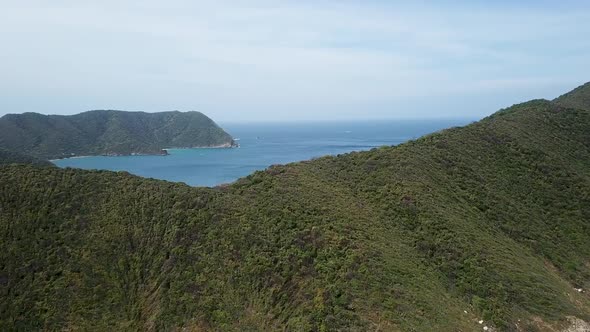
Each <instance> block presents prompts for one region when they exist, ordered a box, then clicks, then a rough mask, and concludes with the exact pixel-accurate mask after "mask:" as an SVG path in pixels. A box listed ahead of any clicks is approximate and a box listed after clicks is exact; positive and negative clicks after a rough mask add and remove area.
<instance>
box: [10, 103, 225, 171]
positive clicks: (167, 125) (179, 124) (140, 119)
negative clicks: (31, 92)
mask: <svg viewBox="0 0 590 332" xmlns="http://www.w3.org/2000/svg"><path fill="white" fill-rule="evenodd" d="M232 144H233V139H232V138H231V136H230V135H229V134H227V133H226V132H225V131H223V129H221V128H220V127H219V126H217V125H216V124H215V122H213V121H212V120H211V119H209V118H208V117H206V116H205V115H203V114H202V113H199V112H161V113H144V112H122V111H90V112H84V113H80V114H77V115H71V116H63V115H42V114H37V113H24V114H7V115H5V116H3V117H2V118H0V147H3V148H5V149H7V150H11V151H19V152H21V153H26V154H28V155H32V156H35V157H38V158H42V159H57V158H64V157H71V156H75V155H78V156H79V155H130V154H165V151H163V150H162V149H165V148H172V147H176V148H182V147H208V146H231V145H232Z"/></svg>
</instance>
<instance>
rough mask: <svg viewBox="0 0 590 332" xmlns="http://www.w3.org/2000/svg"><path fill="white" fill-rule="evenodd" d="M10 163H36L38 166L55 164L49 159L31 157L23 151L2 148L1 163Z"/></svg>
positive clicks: (0, 149) (0, 153)
mask: <svg viewBox="0 0 590 332" xmlns="http://www.w3.org/2000/svg"><path fill="white" fill-rule="evenodd" d="M9 164H34V165H38V166H53V164H52V163H50V162H49V161H47V160H43V159H39V158H35V157H31V156H28V155H25V154H22V153H18V152H14V151H8V150H5V149H2V148H0V165H9Z"/></svg>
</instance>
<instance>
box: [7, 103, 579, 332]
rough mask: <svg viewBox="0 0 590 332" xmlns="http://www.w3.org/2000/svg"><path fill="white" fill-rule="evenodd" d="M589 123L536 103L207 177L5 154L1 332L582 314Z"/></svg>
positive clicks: (548, 320)
mask: <svg viewBox="0 0 590 332" xmlns="http://www.w3.org/2000/svg"><path fill="white" fill-rule="evenodd" d="M589 135H590V112H589V111H587V110H584V109H575V108H570V107H564V106H562V105H559V104H556V103H554V102H550V101H546V100H535V101H531V102H527V103H523V104H519V105H515V106H512V107H509V108H507V109H504V110H501V111H499V112H497V113H496V114H494V115H492V116H490V117H488V118H486V119H483V120H482V121H479V122H477V123H474V124H471V125H469V126H466V127H462V128H451V129H448V130H445V131H441V132H439V133H435V134H432V135H428V136H425V137H422V138H420V139H417V140H414V141H411V142H408V143H406V144H402V145H399V146H396V147H383V148H379V149H374V150H371V151H366V152H358V153H351V154H346V155H341V156H338V157H324V158H319V159H315V160H313V161H307V162H300V163H293V164H289V165H284V166H274V167H271V168H269V169H268V170H266V171H262V172H256V173H254V174H252V175H250V176H248V177H246V178H243V179H241V180H239V181H237V182H236V183H234V184H232V185H229V186H224V187H220V188H214V189H208V188H192V187H188V186H185V185H182V184H175V183H168V182H164V181H156V180H150V179H143V178H140V177H136V176H132V175H129V174H127V173H125V172H107V171H83V170H75V169H59V168H38V167H33V166H22V165H19V166H16V165H12V166H6V167H3V168H1V169H0V230H1V232H0V295H1V296H2V299H3V301H0V330H38V329H48V330H88V329H98V330H107V329H111V330H174V329H182V328H186V329H187V330H213V331H220V330H226V331H227V330H236V331H242V330H245V331H275V330H287V331H339V330H340V331H367V330H383V331H398V330H399V331H481V330H482V328H483V326H488V327H491V328H493V329H494V330H496V331H559V330H561V329H565V328H566V327H567V326H568V325H569V326H570V327H572V328H577V327H580V326H582V327H584V326H587V325H585V324H586V323H585V322H589V321H590V297H589V295H588V294H589V293H588V289H590V223H589V220H590V136H589ZM479 321H482V324H480V323H479ZM584 321H585V322H584ZM574 325H575V326H574ZM576 326H577V327H576Z"/></svg>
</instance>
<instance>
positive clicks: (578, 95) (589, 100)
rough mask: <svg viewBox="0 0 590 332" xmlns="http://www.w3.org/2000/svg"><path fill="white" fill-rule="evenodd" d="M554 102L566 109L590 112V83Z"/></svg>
mask: <svg viewBox="0 0 590 332" xmlns="http://www.w3.org/2000/svg"><path fill="white" fill-rule="evenodd" d="M554 102H555V103H557V104H559V105H561V106H564V107H571V108H579V109H584V110H590V82H588V83H586V84H584V85H581V86H579V87H577V88H575V89H574V90H572V91H570V92H568V93H566V94H564V95H562V96H560V97H559V98H556V99H555V100H554Z"/></svg>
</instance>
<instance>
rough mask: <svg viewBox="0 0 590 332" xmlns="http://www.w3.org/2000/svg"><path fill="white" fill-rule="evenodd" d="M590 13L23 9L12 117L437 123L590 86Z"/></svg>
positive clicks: (456, 6) (10, 45)
mask: <svg viewBox="0 0 590 332" xmlns="http://www.w3.org/2000/svg"><path fill="white" fill-rule="evenodd" d="M525 7H527V8H525ZM531 8H532V9H531ZM587 9H588V8H586V5H585V4H584V3H583V2H573V1H572V2H570V3H569V6H562V5H555V4H551V3H548V2H534V3H529V4H528V6H520V7H519V6H516V5H514V4H513V3H510V2H502V1H501V2H498V3H494V4H488V3H487V2H486V4H483V3H474V2H459V1H445V2H436V3H435V2H430V3H428V2H423V3H421V4H419V5H417V4H405V5H400V4H399V3H395V4H392V3H391V2H385V1H372V2H371V1H338V2H336V1H316V2H311V1H263V0H253V1H223V0H222V1H181V0H173V1H167V2H162V1H152V0H148V1H124V2H121V1H112V0H106V1H100V2H98V1H97V2H89V1H63V0H62V1H59V0H58V1H52V2H46V1H27V0H24V1H19V2H13V3H9V4H5V5H3V11H2V12H1V13H0V43H1V44H2V45H3V52H2V54H1V55H0V60H1V62H0V71H1V72H2V73H3V79H2V80H0V88H1V89H2V91H5V93H6V94H7V96H8V97H5V98H2V100H0V114H1V113H8V112H18V111H40V112H44V113H76V112H80V111H83V110H86V109H95V108H119V109H144V110H148V111H156V110H162V109H183V110H189V109H199V110H201V111H203V112H205V113H207V114H210V115H211V116H213V117H214V118H216V119H222V120H223V119H271V118H272V119H273V120H278V119H303V118H307V119H312V118H323V119H327V118H334V117H338V116H340V115H341V114H342V112H343V109H345V108H346V109H348V110H349V111H347V114H348V115H347V116H348V117H356V118H361V117H407V115H408V114H407V112H408V111H407V108H408V107H407V105H408V100H411V101H412V102H415V103H417V104H416V105H415V106H414V108H415V110H414V111H412V114H415V115H420V116H429V115H432V116H435V115H436V116H439V114H434V113H432V112H433V111H432V109H433V108H434V107H436V103H434V102H433V101H432V98H443V99H446V100H452V98H456V100H460V99H461V98H465V97H466V96H476V95H486V98H483V99H482V100H490V99H491V96H497V98H498V100H499V101H507V99H506V97H503V96H505V90H507V89H510V90H512V91H511V92H512V93H515V92H518V91H521V92H522V94H523V95H529V94H531V92H534V91H538V92H539V93H541V92H543V93H546V92H547V91H551V92H553V91H557V89H562V88H563V87H564V86H567V85H571V87H573V85H575V84H578V83H582V82H583V81H584V80H588V77H584V75H587V73H584V72H583V68H588V65H589V64H590V60H589V59H590V57H588V53H589V51H590V46H589V45H588V44H587V43H586V42H585V40H584V38H582V37H583V36H585V35H587V34H588V33H589V32H590V27H589V25H588V24H586V22H589V21H590V14H589V11H588V10H587ZM503 93H504V95H503ZM555 93H556V92H555ZM538 97H543V96H538ZM547 97H551V96H547ZM428 98H430V101H429V100H428ZM511 98H512V96H511ZM375 105H379V107H376V106H375ZM487 105H488V106H489V107H493V106H494V107H495V106H496V104H495V103H494V104H493V105H492V104H491V103H489V102H488V103H487ZM401 106H403V107H401ZM491 111H494V109H486V112H491ZM446 112H447V114H448V115H449V116H466V115H473V114H470V113H469V110H467V109H464V110H458V109H457V108H456V107H455V108H453V109H449V110H446ZM481 113H483V112H481V111H480V113H478V114H475V116H479V115H481Z"/></svg>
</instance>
